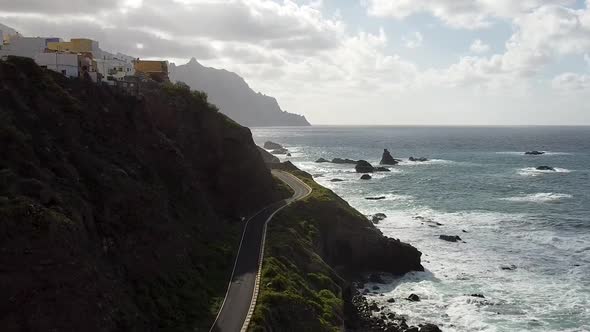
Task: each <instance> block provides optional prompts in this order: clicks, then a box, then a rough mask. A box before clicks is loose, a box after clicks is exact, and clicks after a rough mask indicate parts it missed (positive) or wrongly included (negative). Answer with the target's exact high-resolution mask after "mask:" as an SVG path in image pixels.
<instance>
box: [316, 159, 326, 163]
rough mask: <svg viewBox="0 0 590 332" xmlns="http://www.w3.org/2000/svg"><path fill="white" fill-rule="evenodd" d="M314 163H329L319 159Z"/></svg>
mask: <svg viewBox="0 0 590 332" xmlns="http://www.w3.org/2000/svg"><path fill="white" fill-rule="evenodd" d="M315 162H316V163H329V162H330V161H329V160H326V159H324V158H320V159H318V160H316V161H315Z"/></svg>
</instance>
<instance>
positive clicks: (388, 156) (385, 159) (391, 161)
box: [380, 149, 397, 165]
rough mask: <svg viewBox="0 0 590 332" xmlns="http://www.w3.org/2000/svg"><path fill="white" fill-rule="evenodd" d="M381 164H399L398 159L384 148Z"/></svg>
mask: <svg viewBox="0 0 590 332" xmlns="http://www.w3.org/2000/svg"><path fill="white" fill-rule="evenodd" d="M380 164H381V165H397V161H396V160H395V159H393V157H392V156H391V153H389V151H388V150H387V149H384V150H383V156H382V157H381V162H380Z"/></svg>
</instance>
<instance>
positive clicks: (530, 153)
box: [524, 150, 545, 156]
mask: <svg viewBox="0 0 590 332" xmlns="http://www.w3.org/2000/svg"><path fill="white" fill-rule="evenodd" d="M524 154H527V155H533V156H538V155H542V154H545V151H537V150H533V151H527V152H525V153H524Z"/></svg>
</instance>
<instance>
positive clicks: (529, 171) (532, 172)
mask: <svg viewBox="0 0 590 332" xmlns="http://www.w3.org/2000/svg"><path fill="white" fill-rule="evenodd" d="M554 169H555V171H550V170H538V169H536V168H535V167H525V168H521V169H519V170H518V174H520V175H523V176H538V175H543V174H554V173H571V170H569V169H566V168H558V167H556V168H554Z"/></svg>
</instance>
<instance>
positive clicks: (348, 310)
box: [250, 162, 423, 332]
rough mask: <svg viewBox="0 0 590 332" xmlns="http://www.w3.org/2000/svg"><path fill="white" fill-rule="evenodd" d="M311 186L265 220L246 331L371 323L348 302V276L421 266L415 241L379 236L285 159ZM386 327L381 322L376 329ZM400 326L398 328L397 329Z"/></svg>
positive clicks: (350, 293)
mask: <svg viewBox="0 0 590 332" xmlns="http://www.w3.org/2000/svg"><path fill="white" fill-rule="evenodd" d="M273 167H275V168H281V169H283V170H287V171H289V172H291V173H292V174H294V175H296V176H298V177H299V178H300V179H302V180H303V181H305V182H306V183H307V184H308V185H309V186H311V187H312V189H313V192H312V194H311V195H310V196H308V197H307V198H305V199H304V200H302V201H298V202H296V203H294V204H292V205H291V206H289V207H287V208H285V209H284V210H283V211H281V212H280V213H279V214H277V215H276V217H275V218H274V219H273V221H272V223H271V224H270V225H269V227H268V233H267V242H266V247H265V257H264V262H263V269H262V279H261V292H260V295H259V297H258V302H257V305H256V310H255V312H254V316H253V319H252V324H251V325H250V330H251V331H314V332H315V331H339V330H341V329H342V327H344V326H346V328H347V329H348V330H350V331H353V330H354V331H373V329H371V328H369V327H368V326H363V325H362V324H363V323H364V322H362V321H361V320H360V319H359V318H358V316H359V313H358V312H357V309H356V308H354V306H353V305H352V296H353V293H354V290H353V288H352V286H351V282H352V281H353V280H356V279H358V278H359V277H361V276H362V274H363V273H367V272H389V273H392V274H395V275H401V274H404V273H406V272H409V271H421V270H423V267H422V265H421V264H420V256H421V255H422V254H421V253H420V252H419V251H418V250H417V249H416V248H414V247H412V246H411V245H409V244H406V243H403V242H400V241H399V240H395V239H391V238H387V237H385V236H383V234H382V233H381V231H379V230H378V229H377V228H376V227H375V226H374V225H373V224H372V223H371V222H370V221H369V220H367V218H366V217H365V216H363V215H362V214H361V213H359V212H358V211H356V210H355V209H353V208H352V207H351V206H350V205H348V203H346V202H345V201H344V200H342V199H341V198H340V197H338V196H337V195H336V194H334V193H333V192H332V191H330V190H328V189H326V188H324V187H322V186H320V185H318V184H317V183H316V182H315V181H314V180H313V178H312V177H311V175H309V174H307V173H305V172H302V171H300V170H298V169H297V168H295V167H294V166H293V165H292V164H290V163H289V162H287V163H283V164H278V165H277V164H275V165H274V166H273ZM375 330H376V331H385V330H386V329H385V328H383V329H375ZM396 331H397V330H396Z"/></svg>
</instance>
